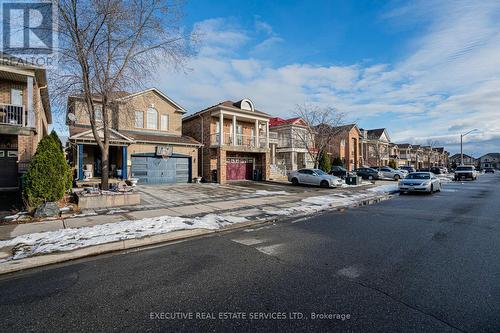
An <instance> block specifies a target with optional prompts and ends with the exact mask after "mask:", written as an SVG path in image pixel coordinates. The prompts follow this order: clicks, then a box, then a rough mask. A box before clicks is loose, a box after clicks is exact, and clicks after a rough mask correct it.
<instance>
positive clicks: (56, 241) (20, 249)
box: [0, 214, 247, 260]
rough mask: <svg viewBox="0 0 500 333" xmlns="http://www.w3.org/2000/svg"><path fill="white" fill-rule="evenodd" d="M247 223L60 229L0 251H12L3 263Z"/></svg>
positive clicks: (212, 217) (220, 220) (209, 218)
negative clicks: (107, 244) (177, 232)
mask: <svg viewBox="0 0 500 333" xmlns="http://www.w3.org/2000/svg"><path fill="white" fill-rule="evenodd" d="M245 221H247V219H246V218H244V217H237V216H229V215H216V214H208V215H205V216H202V217H196V218H181V217H174V216H161V217H155V218H145V219H142V220H136V221H121V222H115V223H107V224H101V225H96V226H92V227H83V228H70V229H61V230H57V231H48V232H41V233H34V234H27V235H22V236H18V237H16V238H13V239H10V240H6V241H0V248H4V247H12V248H13V249H12V252H13V255H12V256H11V257H9V258H7V259H6V260H12V259H21V258H26V257H31V256H34V255H39V254H46V253H52V252H61V251H71V250H75V249H79V248H82V247H87V246H92V245H99V244H104V243H110V242H116V241H120V240H126V239H133V238H142V237H147V236H153V235H160V234H166V233H168V232H172V231H177V230H188V229H208V230H217V229H220V228H222V227H224V226H227V225H230V224H235V223H241V222H245Z"/></svg>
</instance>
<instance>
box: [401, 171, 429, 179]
mask: <svg viewBox="0 0 500 333" xmlns="http://www.w3.org/2000/svg"><path fill="white" fill-rule="evenodd" d="M430 178H431V175H429V174H428V173H424V172H422V173H419V172H416V173H410V174H409V175H408V176H406V179H430Z"/></svg>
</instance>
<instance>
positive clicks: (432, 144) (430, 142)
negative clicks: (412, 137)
mask: <svg viewBox="0 0 500 333" xmlns="http://www.w3.org/2000/svg"><path fill="white" fill-rule="evenodd" d="M438 145H439V141H437V140H434V139H427V146H428V147H429V154H427V161H428V164H429V168H431V167H432V165H431V158H432V153H433V151H434V148H435V147H437V146H438Z"/></svg>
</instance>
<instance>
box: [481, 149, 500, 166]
mask: <svg viewBox="0 0 500 333" xmlns="http://www.w3.org/2000/svg"><path fill="white" fill-rule="evenodd" d="M479 167H480V168H481V169H484V168H493V169H500V153H488V154H485V155H483V156H481V157H480V158H479Z"/></svg>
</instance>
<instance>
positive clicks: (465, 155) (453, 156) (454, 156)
mask: <svg viewBox="0 0 500 333" xmlns="http://www.w3.org/2000/svg"><path fill="white" fill-rule="evenodd" d="M463 155H464V158H470V159H473V160H475V158H474V157H472V156H469V155H467V154H463ZM457 158H460V154H454V155H452V156H451V157H450V159H451V160H454V159H457Z"/></svg>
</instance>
